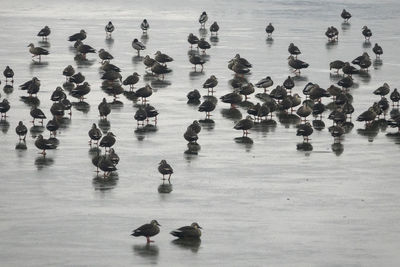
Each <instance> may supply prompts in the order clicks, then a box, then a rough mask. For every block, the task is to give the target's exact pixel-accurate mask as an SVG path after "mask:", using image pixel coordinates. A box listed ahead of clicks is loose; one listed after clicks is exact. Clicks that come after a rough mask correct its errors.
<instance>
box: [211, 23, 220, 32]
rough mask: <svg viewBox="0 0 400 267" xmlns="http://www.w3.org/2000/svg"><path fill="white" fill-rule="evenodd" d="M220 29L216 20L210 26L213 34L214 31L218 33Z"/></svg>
mask: <svg viewBox="0 0 400 267" xmlns="http://www.w3.org/2000/svg"><path fill="white" fill-rule="evenodd" d="M218 31H219V25H218V23H217V22H216V21H214V22H213V24H211V26H210V32H211V35H212V34H213V33H215V34H216V35H218Z"/></svg>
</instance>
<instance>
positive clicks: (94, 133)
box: [88, 123, 103, 145]
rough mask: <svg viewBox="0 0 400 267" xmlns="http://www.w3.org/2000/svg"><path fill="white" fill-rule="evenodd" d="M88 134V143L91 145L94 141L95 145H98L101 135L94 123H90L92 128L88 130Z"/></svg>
mask: <svg viewBox="0 0 400 267" xmlns="http://www.w3.org/2000/svg"><path fill="white" fill-rule="evenodd" d="M88 135H89V137H90V141H89V144H90V145H92V141H96V145H98V143H99V140H100V139H101V137H102V135H103V134H102V132H101V130H100V129H99V128H97V125H96V123H93V124H92V128H91V129H90V130H89V132H88Z"/></svg>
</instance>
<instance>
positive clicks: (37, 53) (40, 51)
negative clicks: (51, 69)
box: [28, 43, 50, 61]
mask: <svg viewBox="0 0 400 267" xmlns="http://www.w3.org/2000/svg"><path fill="white" fill-rule="evenodd" d="M28 47H29V52H30V53H31V54H32V55H33V56H32V59H33V58H34V57H39V61H40V60H41V57H42V56H45V55H48V54H50V52H49V51H48V50H46V49H44V48H41V47H35V45H34V44H32V43H30V44H29V45H28Z"/></svg>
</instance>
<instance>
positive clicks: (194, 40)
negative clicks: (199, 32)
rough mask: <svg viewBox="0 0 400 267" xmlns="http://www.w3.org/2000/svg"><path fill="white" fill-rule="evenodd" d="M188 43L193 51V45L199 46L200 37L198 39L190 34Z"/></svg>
mask: <svg viewBox="0 0 400 267" xmlns="http://www.w3.org/2000/svg"><path fill="white" fill-rule="evenodd" d="M187 41H188V43H189V44H190V49H192V48H193V45H197V43H198V42H199V37H197V36H196V35H194V34H193V33H189V36H188V38H187Z"/></svg>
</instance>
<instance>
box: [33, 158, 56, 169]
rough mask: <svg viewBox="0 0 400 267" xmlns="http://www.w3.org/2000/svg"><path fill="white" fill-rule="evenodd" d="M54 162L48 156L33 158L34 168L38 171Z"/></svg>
mask: <svg viewBox="0 0 400 267" xmlns="http://www.w3.org/2000/svg"><path fill="white" fill-rule="evenodd" d="M53 164H54V159H52V158H50V157H43V156H39V157H37V158H36V159H35V165H36V168H37V169H38V170H39V171H40V170H42V169H43V168H44V167H49V166H51V165H53Z"/></svg>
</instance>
